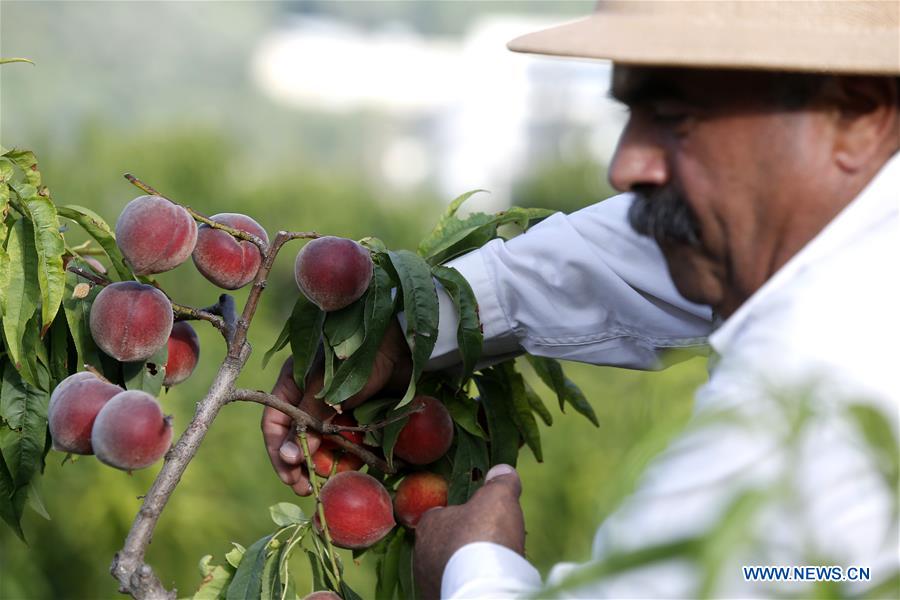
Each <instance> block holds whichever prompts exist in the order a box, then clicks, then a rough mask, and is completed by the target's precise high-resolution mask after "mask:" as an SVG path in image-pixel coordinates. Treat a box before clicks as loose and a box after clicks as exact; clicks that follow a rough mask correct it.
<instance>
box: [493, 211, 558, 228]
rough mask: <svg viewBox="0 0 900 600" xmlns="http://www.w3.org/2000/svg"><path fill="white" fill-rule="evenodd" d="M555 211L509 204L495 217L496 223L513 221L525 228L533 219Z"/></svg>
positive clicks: (539, 218) (547, 215) (504, 223)
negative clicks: (508, 206) (507, 207)
mask: <svg viewBox="0 0 900 600" xmlns="http://www.w3.org/2000/svg"><path fill="white" fill-rule="evenodd" d="M556 212H557V211H555V210H550V209H548V208H522V207H521V206H511V207H510V208H509V209H507V210H505V211H502V212H498V213H497V215H496V217H497V224H498V225H506V224H507V223H514V224H516V225H518V226H519V227H520V228H521V229H523V230H525V229H528V228H529V227H530V226H531V225H533V224H534V223H533V222H534V221H540V220H542V219H546V218H547V217H549V216H550V215H552V214H554V213H556Z"/></svg>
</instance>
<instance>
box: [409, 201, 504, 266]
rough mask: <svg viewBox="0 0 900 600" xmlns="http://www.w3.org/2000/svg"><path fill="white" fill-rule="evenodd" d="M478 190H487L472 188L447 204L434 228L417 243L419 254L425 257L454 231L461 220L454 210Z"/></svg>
mask: <svg viewBox="0 0 900 600" xmlns="http://www.w3.org/2000/svg"><path fill="white" fill-rule="evenodd" d="M478 192H487V190H472V191H470V192H466V193H464V194H462V195H460V196H458V197H457V198H456V199H454V200H453V201H452V202H451V203H450V204H449V205H448V206H447V209H446V210H445V211H444V214H442V215H441V218H440V220H439V221H438V223H437V225H435V226H434V229H432V230H431V232H430V233H429V234H428V235H427V236H426V237H425V239H423V240H422V241H421V242H420V243H419V247H418V252H419V254H420V255H421V256H424V257H426V258H427V257H428V256H429V255H431V254H432V253H433V250H434V249H435V248H436V247H438V246H439V245H440V244H441V242H442V241H443V240H444V239H446V238H447V237H448V236H449V235H451V234H452V233H453V232H454V231H455V228H456V227H457V226H458V225H457V224H458V223H460V222H461V221H460V220H459V219H457V218H456V211H457V210H459V207H460V206H462V205H463V203H464V202H465V201H466V200H468V199H469V198H471V197H472V196H474V195H475V194H477V193H478ZM482 214H483V213H482Z"/></svg>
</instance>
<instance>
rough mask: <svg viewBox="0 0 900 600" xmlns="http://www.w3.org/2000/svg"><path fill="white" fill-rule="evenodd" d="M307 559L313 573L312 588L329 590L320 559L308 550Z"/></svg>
mask: <svg viewBox="0 0 900 600" xmlns="http://www.w3.org/2000/svg"><path fill="white" fill-rule="evenodd" d="M306 557H307V558H308V559H309V566H310V571H311V572H312V586H313V589H314V590H324V589H326V588H327V586H326V585H325V574H324V571H323V570H322V564H321V561H320V560H319V557H318V556H316V554H315V553H314V552H311V551H310V550H306Z"/></svg>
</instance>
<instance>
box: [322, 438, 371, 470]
mask: <svg viewBox="0 0 900 600" xmlns="http://www.w3.org/2000/svg"><path fill="white" fill-rule="evenodd" d="M312 460H313V465H314V466H315V471H316V474H318V475H319V476H320V477H330V476H331V470H332V469H334V468H335V467H334V463H335V461H337V468H336V469H335V470H336V472H337V473H343V472H345V471H358V470H359V469H361V468H362V466H363V464H364V463H363V460H362V459H361V458H360V457H358V456H356V455H355V454H350V453H349V452H345V451H344V450H342V449H341V448H339V447H338V446H337V444H335V443H334V442H332V441H330V440H323V441H322V444H321V445H320V446H319V449H318V450H316V451H315V452H313V455H312Z"/></svg>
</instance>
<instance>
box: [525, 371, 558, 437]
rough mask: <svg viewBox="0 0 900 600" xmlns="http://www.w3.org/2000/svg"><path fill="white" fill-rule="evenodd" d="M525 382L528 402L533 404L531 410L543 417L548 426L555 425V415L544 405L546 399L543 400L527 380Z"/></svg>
mask: <svg viewBox="0 0 900 600" xmlns="http://www.w3.org/2000/svg"><path fill="white" fill-rule="evenodd" d="M524 383H525V397H526V398H528V404H529V405H530V406H531V410H532V411H534V413H535V414H537V416H539V417H540V418H541V420H542V421H543V422H544V424H545V425H546V426H547V427H549V426H551V425H553V415H551V414H550V411H549V410H548V409H547V407H546V406H545V405H544V401H543V400H541V397H540V396H538V395H537V392H535V391H534V390H533V389H532V388H531V386H530V385H528V382H527V381H526V382H524Z"/></svg>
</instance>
